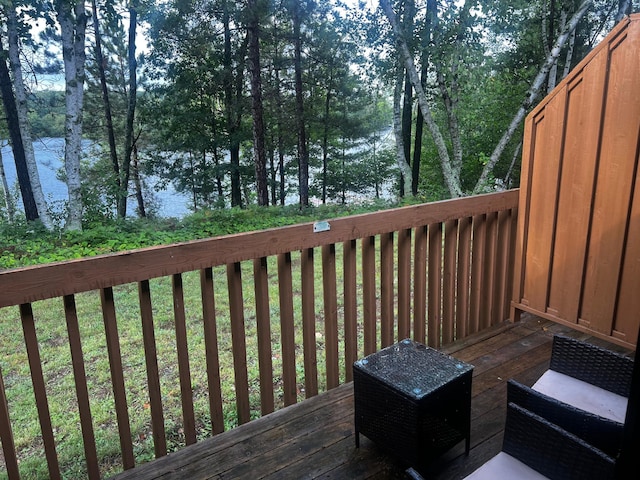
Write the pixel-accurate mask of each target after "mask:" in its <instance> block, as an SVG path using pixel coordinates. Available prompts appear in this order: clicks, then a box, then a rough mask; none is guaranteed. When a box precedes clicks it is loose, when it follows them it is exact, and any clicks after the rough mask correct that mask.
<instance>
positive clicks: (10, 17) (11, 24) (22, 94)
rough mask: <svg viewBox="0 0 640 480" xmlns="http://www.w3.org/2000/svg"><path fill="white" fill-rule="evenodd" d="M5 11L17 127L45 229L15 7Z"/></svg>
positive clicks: (48, 224) (50, 224) (44, 203)
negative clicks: (28, 115) (28, 116)
mask: <svg viewBox="0 0 640 480" xmlns="http://www.w3.org/2000/svg"><path fill="white" fill-rule="evenodd" d="M6 12H7V34H8V37H9V65H10V68H11V73H12V74H13V90H14V93H15V96H16V109H17V114H18V127H19V128H20V135H21V136H22V145H23V147H24V156H25V161H26V163H27V171H28V172H29V181H30V182H31V191H32V192H33V199H34V201H35V203H36V207H37V208H38V216H39V217H40V221H41V222H42V223H43V224H44V226H45V227H46V228H47V229H51V228H52V227H53V222H52V221H51V217H50V216H49V212H48V210H47V201H46V200H45V198H44V193H43V192H42V185H41V184H40V175H39V173H38V164H37V163H36V156H35V153H34V151H33V140H32V139H31V129H30V128H29V120H28V118H27V112H28V105H27V94H26V90H25V88H24V79H23V76H22V64H21V63H20V45H19V42H20V39H19V36H18V20H17V17H16V10H15V8H8V9H6Z"/></svg>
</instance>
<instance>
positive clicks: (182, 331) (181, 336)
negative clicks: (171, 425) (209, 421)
mask: <svg viewBox="0 0 640 480" xmlns="http://www.w3.org/2000/svg"><path fill="white" fill-rule="evenodd" d="M171 288H172V290H173V317H174V324H175V330H176V354H177V356H178V373H179V375H180V401H181V403H182V428H183V430H184V439H185V443H186V444H187V445H191V444H193V443H196V420H195V414H194V412H193V389H192V388H191V368H190V366H189V346H188V343H187V325H186V323H187V322H186V318H185V312H184V289H183V285H182V275H180V274H175V275H173V277H172V279H171Z"/></svg>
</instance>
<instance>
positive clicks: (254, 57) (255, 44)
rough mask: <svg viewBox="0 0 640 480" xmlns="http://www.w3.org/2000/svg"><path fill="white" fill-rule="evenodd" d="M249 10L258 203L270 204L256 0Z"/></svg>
mask: <svg viewBox="0 0 640 480" xmlns="http://www.w3.org/2000/svg"><path fill="white" fill-rule="evenodd" d="M247 6H248V11H249V17H250V20H249V25H248V32H249V71H250V73H251V113H252V115H253V155H254V161H255V171H256V187H257V194H258V205H260V206H268V205H269V190H268V189H267V151H266V146H265V141H264V115H263V106H262V76H261V72H260V18H259V12H258V8H260V7H259V6H258V5H257V1H256V0H249V1H248V2H247Z"/></svg>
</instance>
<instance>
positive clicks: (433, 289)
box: [427, 223, 442, 347]
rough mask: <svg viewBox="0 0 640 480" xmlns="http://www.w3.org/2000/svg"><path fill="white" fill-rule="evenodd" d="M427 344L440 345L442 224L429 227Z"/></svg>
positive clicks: (433, 224) (431, 345)
mask: <svg viewBox="0 0 640 480" xmlns="http://www.w3.org/2000/svg"><path fill="white" fill-rule="evenodd" d="M428 262H429V272H428V274H429V280H428V287H427V288H428V296H429V297H428V302H427V308H428V317H427V326H428V330H427V342H428V344H429V346H430V347H440V345H442V339H441V335H442V223H432V224H431V225H429V257H428Z"/></svg>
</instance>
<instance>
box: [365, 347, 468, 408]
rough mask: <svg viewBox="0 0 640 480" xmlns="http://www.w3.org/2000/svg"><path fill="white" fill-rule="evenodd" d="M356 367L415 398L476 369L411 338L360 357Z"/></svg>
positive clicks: (419, 398) (421, 396)
mask: <svg viewBox="0 0 640 480" xmlns="http://www.w3.org/2000/svg"><path fill="white" fill-rule="evenodd" d="M354 367H355V368H358V369H360V370H361V371H363V372H366V373H367V374H369V375H371V376H373V377H375V378H377V379H378V380H380V381H381V382H383V383H386V384H387V385H389V386H390V387H392V388H395V389H397V390H399V391H400V392H402V393H403V394H405V395H407V396H409V397H410V398H413V399H415V400H421V399H422V398H424V397H426V396H428V395H430V394H431V393H433V392H434V391H436V390H437V389H439V388H441V387H443V386H445V385H447V384H448V383H450V382H452V381H453V380H455V379H457V378H459V377H461V376H463V375H465V374H467V373H469V372H471V371H472V370H473V365H469V364H468V363H465V362H462V361H460V360H458V359H456V358H453V357H451V356H449V355H445V354H444V353H442V352H439V351H437V350H434V349H433V348H429V347H426V346H425V345H423V344H421V343H417V342H414V341H412V340H409V339H405V340H402V341H400V342H398V343H396V344H395V345H391V346H390V347H387V348H384V349H382V350H380V351H378V352H376V353H372V354H371V355H368V356H366V357H365V358H363V359H361V360H358V361H357V362H355V364H354Z"/></svg>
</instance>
